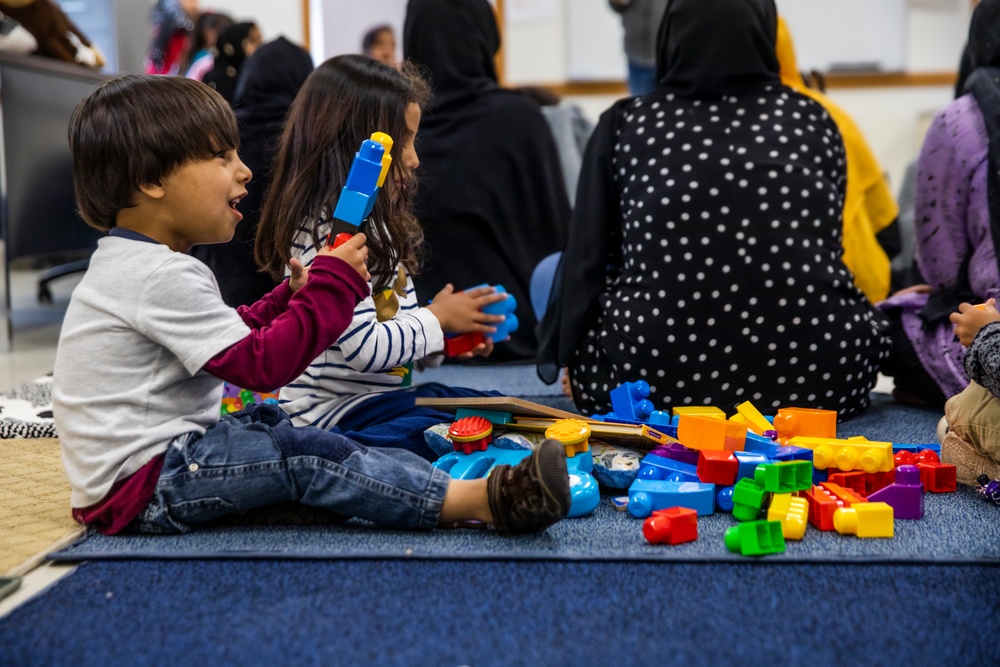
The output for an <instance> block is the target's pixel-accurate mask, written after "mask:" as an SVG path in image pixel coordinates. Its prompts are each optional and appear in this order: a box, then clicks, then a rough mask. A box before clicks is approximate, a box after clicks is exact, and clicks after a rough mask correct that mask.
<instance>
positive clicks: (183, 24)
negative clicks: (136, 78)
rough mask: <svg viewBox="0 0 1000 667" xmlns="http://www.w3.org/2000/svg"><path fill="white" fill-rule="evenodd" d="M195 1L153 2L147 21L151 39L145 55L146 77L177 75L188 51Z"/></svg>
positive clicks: (196, 4)
mask: <svg viewBox="0 0 1000 667" xmlns="http://www.w3.org/2000/svg"><path fill="white" fill-rule="evenodd" d="M197 16H198V0H157V2H156V5H155V6H154V7H153V12H152V15H151V17H150V21H151V23H152V25H153V38H152V40H151V41H150V44H149V50H148V52H147V54H146V63H145V65H146V73H147V74H177V73H178V70H179V68H180V64H181V60H182V59H183V58H184V53H185V52H186V51H187V50H188V49H189V48H190V39H191V31H192V30H193V29H194V19H195V17H197Z"/></svg>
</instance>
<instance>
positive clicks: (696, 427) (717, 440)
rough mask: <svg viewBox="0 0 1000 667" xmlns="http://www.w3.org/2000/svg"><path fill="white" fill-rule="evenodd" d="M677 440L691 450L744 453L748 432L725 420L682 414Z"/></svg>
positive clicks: (678, 420)
mask: <svg viewBox="0 0 1000 667" xmlns="http://www.w3.org/2000/svg"><path fill="white" fill-rule="evenodd" d="M677 439H678V440H680V442H681V444H682V445H684V446H685V447H687V448H689V449H698V450H701V449H711V450H716V451H722V450H725V451H728V452H742V451H743V447H744V445H745V443H746V439H747V432H746V428H745V427H744V426H743V425H742V424H736V423H733V422H729V421H726V420H725V419H718V418H715V417H705V416H702V415H685V414H682V415H680V417H679V418H678V419H677Z"/></svg>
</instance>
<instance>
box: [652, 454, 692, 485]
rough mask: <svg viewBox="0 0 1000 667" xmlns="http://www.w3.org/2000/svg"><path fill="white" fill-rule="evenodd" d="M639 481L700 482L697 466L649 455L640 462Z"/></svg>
mask: <svg viewBox="0 0 1000 667" xmlns="http://www.w3.org/2000/svg"><path fill="white" fill-rule="evenodd" d="M636 477H637V478H638V479H661V480H669V481H671V482H700V481H701V480H700V479H698V473H697V466H694V465H692V464H690V463H684V462H683V461H676V460H674V459H668V458H666V457H664V456H655V455H651V454H647V455H646V456H645V457H644V458H643V459H642V461H640V462H639V472H638V473H637V475H636Z"/></svg>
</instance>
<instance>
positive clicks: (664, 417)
mask: <svg viewBox="0 0 1000 667" xmlns="http://www.w3.org/2000/svg"><path fill="white" fill-rule="evenodd" d="M649 425H650V426H658V427H660V428H661V429H664V428H667V427H671V426H672V427H673V429H674V433H675V434H676V433H677V422H675V421H674V418H673V417H672V416H671V415H670V413H669V412H667V411H666V410H653V411H652V412H650V413H649ZM670 437H674V436H670Z"/></svg>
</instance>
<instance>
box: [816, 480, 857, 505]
mask: <svg viewBox="0 0 1000 667" xmlns="http://www.w3.org/2000/svg"><path fill="white" fill-rule="evenodd" d="M820 486H822V487H823V488H824V489H826V490H827V491H829V492H830V493H832V494H833V497H834V498H836V499H837V500H840V501H843V503H844V507H850V506H851V505H852V504H854V503H866V502H868V501H867V500H865V498H864V496H862V495H861V494H858V493H855V492H854V491H852V490H850V489H845V488H844V487H842V486H840V485H839V484H834V483H833V482H820Z"/></svg>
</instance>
